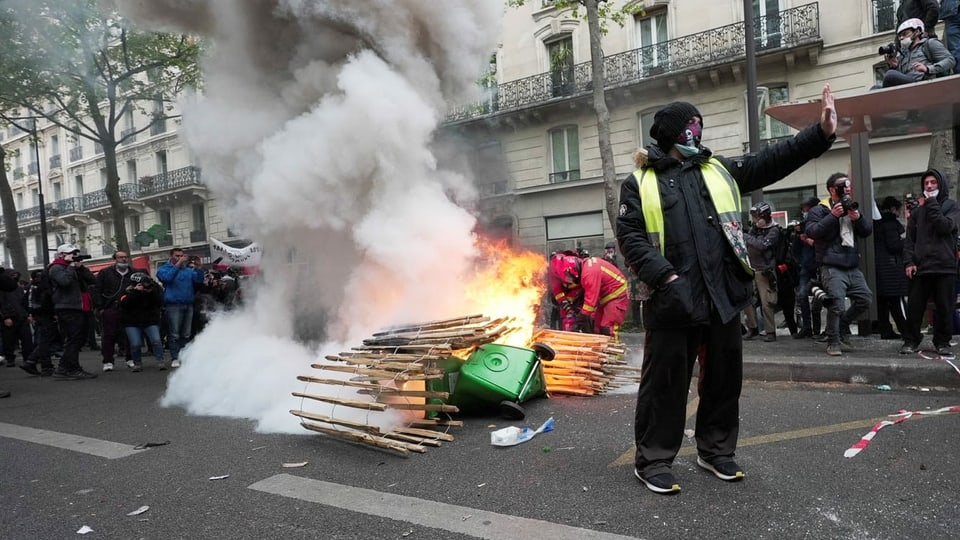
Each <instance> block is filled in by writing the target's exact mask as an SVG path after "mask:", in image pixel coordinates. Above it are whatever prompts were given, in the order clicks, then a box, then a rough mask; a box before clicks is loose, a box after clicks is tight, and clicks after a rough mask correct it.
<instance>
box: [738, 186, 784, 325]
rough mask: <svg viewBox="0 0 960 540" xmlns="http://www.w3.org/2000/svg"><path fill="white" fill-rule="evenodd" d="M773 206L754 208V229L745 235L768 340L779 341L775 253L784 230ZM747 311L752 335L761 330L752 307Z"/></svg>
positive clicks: (765, 204) (759, 205) (763, 204)
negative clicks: (779, 225)
mask: <svg viewBox="0 0 960 540" xmlns="http://www.w3.org/2000/svg"><path fill="white" fill-rule="evenodd" d="M771 210H772V209H771V208H770V203H767V202H765V201H760V202H759V203H757V205H756V206H754V207H752V208H751V209H750V217H751V218H752V219H753V228H751V229H750V231H748V232H747V234H745V235H743V241H744V243H745V244H747V256H748V257H749V259H750V266H751V267H753V270H754V280H755V281H756V283H757V292H758V294H759V296H760V313H761V314H762V315H763V328H764V330H765V331H766V337H765V338H764V341H767V342H770V341H776V340H777V322H776V320H775V319H774V316H775V314H776V310H777V270H776V260H775V259H774V253H775V252H776V249H777V244H779V243H780V228H779V227H777V225H776V223H774V222H773V219H771ZM744 312H745V313H746V315H747V329H748V334H747V336H748V337H747V338H746V339H750V338H751V337H752V336H753V335H754V331H755V329H756V328H757V326H758V324H757V316H756V315H755V314H754V313H755V310H754V309H753V307H752V306H750V307H748V308H747V309H746V310H744Z"/></svg>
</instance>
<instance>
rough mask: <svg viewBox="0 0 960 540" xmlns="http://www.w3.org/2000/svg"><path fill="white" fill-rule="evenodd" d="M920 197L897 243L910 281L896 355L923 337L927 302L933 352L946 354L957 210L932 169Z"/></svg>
mask: <svg viewBox="0 0 960 540" xmlns="http://www.w3.org/2000/svg"><path fill="white" fill-rule="evenodd" d="M920 187H921V189H922V190H923V197H922V198H920V199H919V200H918V201H917V206H916V207H915V208H914V209H913V210H911V211H910V219H909V220H907V235H906V238H905V239H904V243H903V264H904V273H905V274H906V276H907V279H909V280H910V293H909V296H908V297H907V322H906V327H905V329H904V330H905V331H904V332H903V346H902V347H900V354H910V353H915V352H917V351H918V350H920V342H921V341H922V339H923V336H922V335H921V334H920V325H921V323H922V322H923V312H924V310H925V309H926V306H927V300H930V299H932V300H933V304H934V307H935V308H936V317H935V318H934V328H933V346H934V347H935V348H936V350H937V354H939V355H941V356H944V355H952V353H951V352H950V336H951V335H952V334H953V332H952V328H951V326H952V325H953V316H952V313H953V309H954V292H953V287H954V283H955V282H956V279H957V224H958V223H960V206H957V203H956V201H954V200H953V199H951V198H950V193H949V189H948V186H947V182H946V181H944V179H943V175H942V174H941V173H940V171H938V170H936V169H930V170H928V171H926V172H925V173H923V175H922V176H921V177H920Z"/></svg>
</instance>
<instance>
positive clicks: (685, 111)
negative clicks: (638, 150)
mask: <svg viewBox="0 0 960 540" xmlns="http://www.w3.org/2000/svg"><path fill="white" fill-rule="evenodd" d="M694 116H699V117H700V120H701V126H702V125H703V116H702V115H701V114H700V111H698V110H697V108H696V107H694V106H693V105H691V104H689V103H687V102H685V101H674V102H673V103H671V104H669V105H667V106H666V107H664V108H662V109H660V110H659V111H657V113H656V114H654V115H653V125H652V126H650V136H651V137H653V138H654V140H656V141H657V146H659V147H660V149H661V150H663V151H664V152H668V151H670V149H671V148H673V145H674V144H676V142H677V139H678V138H679V137H680V134H681V133H683V130H684V129H686V128H687V124H688V123H689V122H690V119H691V118H693V117H694Z"/></svg>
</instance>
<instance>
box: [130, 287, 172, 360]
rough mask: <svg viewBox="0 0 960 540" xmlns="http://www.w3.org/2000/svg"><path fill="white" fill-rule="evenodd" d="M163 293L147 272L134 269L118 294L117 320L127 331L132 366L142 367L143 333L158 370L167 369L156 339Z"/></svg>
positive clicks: (158, 337) (160, 342) (158, 334)
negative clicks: (118, 317)
mask: <svg viewBox="0 0 960 540" xmlns="http://www.w3.org/2000/svg"><path fill="white" fill-rule="evenodd" d="M162 306H163V293H162V292H161V290H160V286H159V285H157V283H156V282H155V281H153V279H151V278H150V276H149V275H147V273H146V272H143V271H137V272H134V273H132V274H130V285H129V286H127V288H126V290H125V292H124V293H123V295H122V296H121V297H120V324H121V325H122V326H123V327H124V329H125V330H126V332H127V340H128V341H129V342H130V359H131V360H132V361H133V368H132V370H133V371H135V372H139V371H143V363H142V361H141V352H140V348H141V346H142V345H143V338H144V336H146V338H147V341H149V342H150V348H151V349H152V350H153V355H154V357H156V359H157V365H158V366H160V369H161V370H164V369H167V364H166V362H165V361H164V360H163V342H162V341H160V308H161V307H162Z"/></svg>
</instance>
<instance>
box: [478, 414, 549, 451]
mask: <svg viewBox="0 0 960 540" xmlns="http://www.w3.org/2000/svg"><path fill="white" fill-rule="evenodd" d="M547 431H553V417H552V416H551V417H550V418H548V419H547V421H546V422H544V423H543V425H541V426H540V427H538V428H537V429H536V430H532V429H530V428H528V427H523V428H518V427H516V426H510V427H505V428H503V429H498V430H496V431H494V432H491V433H490V444H492V445H494V446H514V445H517V444H520V443H525V442H527V441H529V440H530V439H532V438H534V437H536V436H537V434H538V433H544V432H547Z"/></svg>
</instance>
